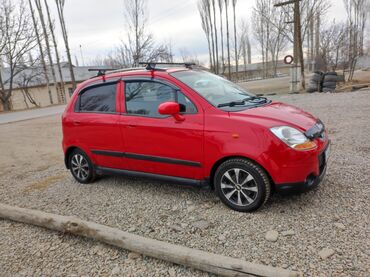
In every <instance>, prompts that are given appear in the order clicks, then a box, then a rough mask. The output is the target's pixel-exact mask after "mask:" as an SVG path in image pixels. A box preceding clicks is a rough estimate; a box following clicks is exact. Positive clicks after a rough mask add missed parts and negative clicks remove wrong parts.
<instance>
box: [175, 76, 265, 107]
mask: <svg viewBox="0 0 370 277" xmlns="http://www.w3.org/2000/svg"><path fill="white" fill-rule="evenodd" d="M171 75H172V76H173V77H175V78H176V79H178V80H180V81H181V82H183V83H185V84H186V85H187V86H189V87H190V88H192V89H193V90H195V91H196V92H198V93H199V94H200V95H201V96H202V97H203V98H205V99H206V100H207V101H208V102H209V103H211V104H212V105H213V106H215V107H219V108H222V107H236V106H240V107H242V106H250V105H253V106H255V105H257V104H259V103H261V101H256V100H261V99H262V98H260V97H256V96H255V95H254V94H252V93H250V92H247V91H245V90H244V89H243V88H242V87H240V86H238V85H237V84H234V83H232V82H230V81H228V80H226V79H224V78H222V77H220V76H217V75H215V74H212V73H209V72H206V71H196V70H193V71H178V72H174V73H172V74H171ZM263 99H265V98H263Z"/></svg>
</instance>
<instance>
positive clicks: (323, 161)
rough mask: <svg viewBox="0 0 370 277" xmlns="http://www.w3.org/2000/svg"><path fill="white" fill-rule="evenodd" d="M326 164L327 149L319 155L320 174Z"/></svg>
mask: <svg viewBox="0 0 370 277" xmlns="http://www.w3.org/2000/svg"><path fill="white" fill-rule="evenodd" d="M325 166H326V157H325V151H324V152H322V153H321V154H320V156H319V169H320V175H321V173H322V172H323V171H324V169H325Z"/></svg>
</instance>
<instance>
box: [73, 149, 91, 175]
mask: <svg viewBox="0 0 370 277" xmlns="http://www.w3.org/2000/svg"><path fill="white" fill-rule="evenodd" d="M71 169H72V172H73V174H74V175H75V176H76V177H77V178H78V179H80V180H82V181H85V180H87V178H88V177H89V163H88V161H87V160H86V158H85V157H84V156H83V155H81V154H75V155H74V156H73V157H72V159H71Z"/></svg>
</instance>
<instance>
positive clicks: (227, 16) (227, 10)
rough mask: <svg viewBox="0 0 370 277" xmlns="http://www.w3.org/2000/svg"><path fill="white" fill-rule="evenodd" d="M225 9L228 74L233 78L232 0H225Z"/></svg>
mask: <svg viewBox="0 0 370 277" xmlns="http://www.w3.org/2000/svg"><path fill="white" fill-rule="evenodd" d="M224 2H225V11H226V48H227V64H228V75H229V79H231V56H230V31H229V4H230V0H224Z"/></svg>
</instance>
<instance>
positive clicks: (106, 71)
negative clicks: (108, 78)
mask: <svg viewBox="0 0 370 277" xmlns="http://www.w3.org/2000/svg"><path fill="white" fill-rule="evenodd" d="M144 69H145V68H144V67H131V68H121V69H113V68H103V69H102V68H90V69H88V71H90V72H91V71H97V72H98V73H97V74H96V76H95V77H100V76H104V75H105V74H106V73H119V72H126V71H135V70H144ZM95 77H93V78H95Z"/></svg>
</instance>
